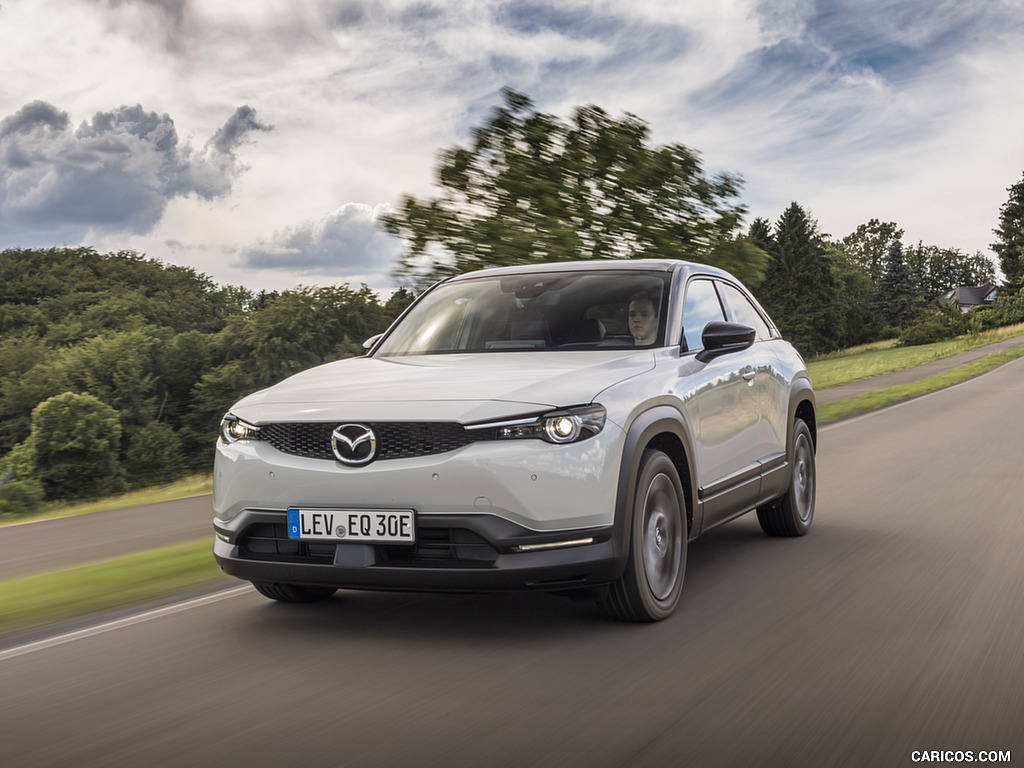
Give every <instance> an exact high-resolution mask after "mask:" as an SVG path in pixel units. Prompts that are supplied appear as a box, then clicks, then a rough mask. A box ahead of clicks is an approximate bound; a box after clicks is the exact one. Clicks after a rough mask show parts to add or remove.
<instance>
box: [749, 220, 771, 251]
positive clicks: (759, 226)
mask: <svg viewBox="0 0 1024 768" xmlns="http://www.w3.org/2000/svg"><path fill="white" fill-rule="evenodd" d="M747 240H748V241H750V244H751V245H753V246H755V247H756V248H760V249H761V250H762V251H764V252H765V253H771V252H772V249H773V248H774V247H775V240H774V238H772V225H771V222H770V221H768V219H762V218H760V217H758V218H756V219H754V220H753V221H752V222H750V229H748V230H747Z"/></svg>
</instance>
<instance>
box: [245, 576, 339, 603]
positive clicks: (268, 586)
mask: <svg viewBox="0 0 1024 768" xmlns="http://www.w3.org/2000/svg"><path fill="white" fill-rule="evenodd" d="M252 585H253V586H254V587H256V591H257V592H259V593H260V594H261V595H263V596H264V597H269V598H270V599H271V600H277V601H279V602H282V603H317V602H319V601H321V600H326V599H327V598H329V597H330V596H331V595H333V594H334V593H335V592H337V591H338V590H337V589H335V588H334V587H307V586H305V585H303V584H280V583H278V582H276V581H254V582H252Z"/></svg>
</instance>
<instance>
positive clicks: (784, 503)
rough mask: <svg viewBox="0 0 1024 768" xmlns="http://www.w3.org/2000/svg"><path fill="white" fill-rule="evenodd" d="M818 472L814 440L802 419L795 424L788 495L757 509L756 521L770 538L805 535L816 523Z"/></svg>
mask: <svg viewBox="0 0 1024 768" xmlns="http://www.w3.org/2000/svg"><path fill="white" fill-rule="evenodd" d="M816 486H817V472H816V470H815V465H814V440H813V439H812V438H811V430H810V429H809V428H808V427H807V424H806V423H805V422H804V420H803V419H797V420H796V421H794V422H793V465H792V468H791V470H790V475H789V490H788V491H786V495H785V496H781V497H780V498H778V499H775V501H772V502H769V503H768V504H765V505H764V506H762V507H758V508H757V522H759V523H760V524H761V530H763V531H764V532H765V533H767V534H768V535H769V536H803V535H804V534H805V533H807V531H809V530H810V529H811V522H812V521H813V520H814V495H815V490H816Z"/></svg>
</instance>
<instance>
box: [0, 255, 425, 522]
mask: <svg viewBox="0 0 1024 768" xmlns="http://www.w3.org/2000/svg"><path fill="white" fill-rule="evenodd" d="M411 300H412V294H410V293H409V292H407V291H404V290H400V291H398V292H396V293H395V294H394V295H393V296H392V297H391V298H389V299H388V300H387V301H382V300H381V298H380V297H378V296H377V294H375V293H373V292H372V291H370V290H369V289H368V288H367V287H366V286H363V287H361V288H359V289H352V288H350V287H349V286H347V285H337V286H323V287H306V288H298V289H295V290H288V291H281V292H277V291H274V292H260V293H254V292H252V291H249V290H247V289H245V288H241V287H237V286H226V287H220V286H217V285H215V284H214V283H213V281H212V280H210V278H208V277H206V276H205V275H202V274H199V273H197V272H196V271H195V270H193V269H190V268H186V267H178V266H171V265H166V264H162V263H160V262H159V261H157V260H155V259H149V258H146V257H144V256H141V255H139V254H137V253H134V252H120V253H109V254H100V253H97V252H95V251H94V250H92V249H90V248H53V249H45V250H22V249H15V250H6V251H2V252H0V513H17V512H22V511H30V510H32V509H34V508H36V507H38V506H39V504H40V503H41V502H42V501H43V500H45V499H76V498H90V497H95V496H100V495H105V494H110V493H116V492H119V491H122V490H124V489H126V488H128V487H137V486H141V485H146V484H151V483H156V482H166V481H169V480H173V479H176V478H178V477H181V476H183V475H185V474H188V473H190V472H194V471H197V470H208V469H209V467H210V466H211V461H212V455H213V454H212V450H213V444H214V440H215V437H216V434H217V429H218V425H219V422H220V418H221V416H223V415H224V411H225V409H226V408H228V407H229V406H230V405H231V403H232V402H234V401H235V400H237V399H238V398H239V397H241V396H243V395H245V394H248V393H249V392H253V391H255V390H258V389H261V388H263V387H266V386H269V385H270V384H273V383H274V382H276V381H279V380H281V379H282V378H284V377H286V376H288V375H290V374H292V373H295V372H297V371H299V370H302V369H304V368H308V367H310V366H313V365H317V364H320V363H324V362H327V361H330V360H335V359H338V358H342V357H350V356H352V355H356V354H360V353H362V351H363V349H362V342H363V341H364V340H365V339H367V338H368V337H370V336H372V335H374V334H376V333H380V332H381V331H383V330H384V329H386V328H387V326H388V325H389V324H390V323H391V321H392V320H393V319H394V318H395V317H397V315H398V314H399V313H400V312H401V311H402V310H403V309H404V308H405V307H406V306H407V305H408V304H409V302H410V301H411Z"/></svg>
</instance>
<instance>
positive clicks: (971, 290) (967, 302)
mask: <svg viewBox="0 0 1024 768" xmlns="http://www.w3.org/2000/svg"><path fill="white" fill-rule="evenodd" d="M995 289H996V284H995V283H985V284H984V285H977V286H970V285H959V286H957V287H956V288H950V289H949V290H948V291H946V292H945V293H944V294H942V296H941V297H940V298H941V299H942V301H945V302H950V301H955V302H956V303H957V304H959V305H960V306H961V307H971V306H978V305H980V304H991V303H992V298H993V296H994V294H995Z"/></svg>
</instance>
